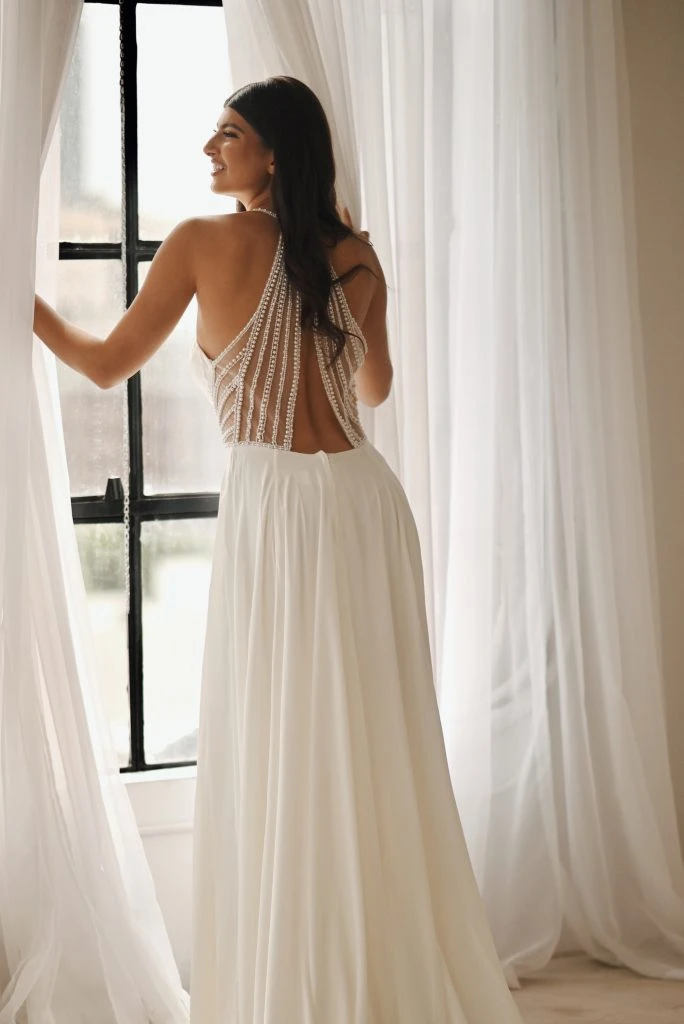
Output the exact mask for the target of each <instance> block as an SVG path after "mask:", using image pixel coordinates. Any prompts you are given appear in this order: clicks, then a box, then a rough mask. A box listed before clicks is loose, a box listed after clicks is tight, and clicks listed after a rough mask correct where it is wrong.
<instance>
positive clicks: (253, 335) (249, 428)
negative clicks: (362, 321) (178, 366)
mask: <svg viewBox="0 0 684 1024" xmlns="http://www.w3.org/2000/svg"><path fill="white" fill-rule="evenodd" d="M256 210H258V211H259V212H262V213H267V214H269V215H270V216H272V217H275V218H276V219H277V214H276V213H274V211H272V210H267V209H265V208H261V207H257V208H256ZM250 212H256V211H250ZM328 266H329V270H330V273H331V276H332V277H333V278H335V277H336V276H337V275H336V271H335V268H334V267H333V265H332V263H329V264H328ZM327 313H328V316H329V317H330V319H331V320H332V321H333V322H334V323H336V324H337V325H338V326H340V327H344V328H345V330H347V331H351V332H354V333H352V334H351V335H349V336H347V338H346V342H347V343H346V344H345V347H344V349H343V351H342V353H341V355H340V357H339V358H338V359H337V361H336V362H335V364H334V366H333V367H332V368H331V369H328V368H327V366H326V362H327V359H329V358H330V356H331V355H332V352H333V351H334V350H333V347H332V340H331V339H330V338H328V337H327V336H324V335H321V334H320V333H319V331H318V330H317V318H316V319H315V320H314V327H313V341H314V346H315V351H316V355H317V361H318V366H319V369H320V373H321V379H322V382H323V386H324V389H325V392H326V394H327V396H328V400H329V402H330V406H331V408H332V409H333V412H334V413H335V416H336V418H337V420H338V422H339V423H340V425H341V426H342V428H343V430H344V432H345V435H346V437H347V438H348V440H349V441H350V443H351V444H352V445H353V446H354V447H359V446H360V445H361V444H363V442H364V441H365V434H364V432H363V427H362V425H361V422H360V418H359V414H358V406H357V396H356V386H355V381H354V373H355V372H356V370H357V369H358V368H359V366H360V365H361V363H362V362H363V359H364V357H365V354H366V352H367V350H368V345H367V342H366V339H365V338H364V336H363V334H362V332H361V329H360V328H359V326H358V324H357V323H356V320H355V319H354V317H353V315H352V313H351V310H350V308H349V304H348V303H347V301H346V296H345V294H344V291H343V289H342V286H341V284H340V283H339V282H335V283H333V285H332V288H331V292H330V298H329V300H328V306H327ZM301 334H302V331H301V294H300V292H299V290H298V289H296V288H295V287H294V286H293V284H292V282H291V281H290V279H289V277H288V274H287V268H286V266H285V261H284V245H283V236H282V233H281V235H280V237H279V239H278V245H277V248H276V253H275V257H274V260H273V264H272V266H271V271H270V273H269V276H268V279H267V282H266V285H265V287H264V290H263V293H262V296H261V299H260V301H259V304H258V306H257V308H256V309H255V311H254V313H253V315H252V316H251V317H250V319H249V321H248V322H247V323H246V324H245V326H244V327H243V328H242V330H241V331H240V332H239V334H238V335H236V337H235V338H233V340H232V341H231V342H230V343H229V344H228V345H227V346H226V348H225V349H224V350H223V352H221V353H220V354H219V355H218V356H217V357H216V358H215V359H209V357H208V356H205V355H204V354H202V355H201V358H202V360H203V362H205V363H206V365H207V367H208V369H209V371H210V373H211V376H212V381H211V384H210V392H211V398H212V402H213V404H214V407H215V408H216V412H217V415H218V420H219V426H220V429H221V435H222V439H223V441H224V444H225V445H226V446H232V445H237V444H239V445H248V444H249V445H257V446H259V447H265V448H273V449H276V450H281V451H282V450H285V451H288V450H291V449H292V438H293V434H294V413H295V407H296V399H297V394H298V387H299V376H300V363H301ZM355 334H358V335H359V337H355ZM240 343H241V344H240ZM238 346H239V350H237V347H238ZM200 353H201V350H200ZM279 363H280V366H279V365H278V364H279ZM276 378H277V386H276ZM247 390H248V391H249V399H248V400H247V396H246V392H247ZM286 391H287V392H288V393H287V397H286V396H285V392H286ZM284 401H285V417H284V419H285V422H284V424H281V419H282V412H283V402H284ZM255 412H257V414H258V419H257V422H256V431H254V430H253V422H254V413H255ZM269 423H270V424H271V430H270V435H271V440H270V441H268V440H266V430H267V426H268V424H269ZM279 435H280V436H282V440H281V441H278V437H279Z"/></svg>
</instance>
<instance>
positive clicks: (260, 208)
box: [246, 206, 278, 220]
mask: <svg viewBox="0 0 684 1024" xmlns="http://www.w3.org/2000/svg"><path fill="white" fill-rule="evenodd" d="M246 212H247V213H268V214H270V215H271V217H275V219H276V220H277V219H278V214H277V213H276V212H275V211H274V210H267V209H266V208H265V207H264V206H255V207H254V209H253V210H247V211H246Z"/></svg>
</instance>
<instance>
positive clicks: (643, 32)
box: [622, 0, 684, 839]
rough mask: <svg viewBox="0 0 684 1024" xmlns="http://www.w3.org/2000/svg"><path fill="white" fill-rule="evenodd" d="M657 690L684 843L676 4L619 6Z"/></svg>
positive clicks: (680, 109) (680, 31) (683, 130)
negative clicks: (656, 610) (659, 671)
mask: <svg viewBox="0 0 684 1024" xmlns="http://www.w3.org/2000/svg"><path fill="white" fill-rule="evenodd" d="M622 6H623V11H624V25H625V44H626V51H627V75H628V81H629V90H630V97H631V98H630V106H631V113H632V118H631V121H632V142H633V156H634V193H635V204H636V229H637V260H638V266H639V299H640V303H641V313H642V325H643V332H644V346H645V369H646V387H647V399H648V408H649V428H650V441H651V458H652V473H653V487H654V494H653V496H654V514H655V530H656V548H657V556H658V575H659V587H660V602H661V618H662V628H663V653H664V667H665V688H666V701H667V713H668V732H669V740H670V760H671V764H672V770H673V775H674V786H675V798H676V800H677V807H678V814H679V826H680V834H681V835H682V837H683V839H684V0H623V5H622Z"/></svg>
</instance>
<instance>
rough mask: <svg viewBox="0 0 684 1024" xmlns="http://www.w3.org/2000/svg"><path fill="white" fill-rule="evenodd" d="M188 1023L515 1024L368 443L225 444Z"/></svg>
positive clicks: (409, 573) (415, 580)
mask: <svg viewBox="0 0 684 1024" xmlns="http://www.w3.org/2000/svg"><path fill="white" fill-rule="evenodd" d="M191 1019H192V1022H193V1024H520V1020H521V1018H520V1016H519V1014H518V1011H517V1009H516V1006H515V1004H514V1001H513V998H512V996H511V994H510V992H509V990H508V986H507V984H506V981H505V979H504V976H503V973H502V971H501V968H500V964H499V961H498V958H497V955H496V952H495V949H494V946H493V942H492V938H491V934H490V931H489V926H488V923H487V920H486V917H485V911H484V907H483V904H482V902H481V899H480V896H479V892H478V890H477V886H476V882H475V878H474V875H473V872H472V869H471V865H470V861H469V858H468V854H467V850H466V846H465V842H464V838H463V833H462V829H461V825H460V820H459V817H458V812H457V809H456V804H455V801H454V796H453V790H452V787H451V782H450V779H449V771H448V767H447V760H446V753H445V749H444V740H443V736H442V731H441V725H440V720H439V713H438V708H437V701H436V695H435V690H434V684H433V673H432V664H431V656H430V649H429V644H428V631H427V620H426V614H425V597H424V589H423V569H422V562H421V554H420V546H419V540H418V534H417V531H416V526H415V522H414V519H413V515H412V513H411V510H410V507H409V504H408V501H407V498H406V495H405V493H404V491H403V488H402V486H401V484H400V482H399V480H398V478H397V477H396V476H395V474H394V473H393V471H392V470H391V468H390V467H389V465H388V464H387V462H386V461H385V459H384V457H383V456H382V455H381V454H380V453H379V452H378V451H377V449H376V448H375V447H374V446H373V445H372V444H371V443H370V441H368V440H366V441H365V442H364V443H363V444H362V445H361V447H359V448H354V449H351V450H349V451H344V452H339V453H335V454H326V453H324V452H318V453H316V454H315V455H309V454H303V453H297V452H288V451H282V450H278V449H274V448H269V447H265V446H259V445H245V444H243V445H235V446H233V447H230V448H228V450H227V463H226V469H225V474H224V478H223V482H222V487H221V495H220V505H219V515H218V520H217V530H216V545H215V552H214V561H213V570H212V578H211V584H210V594H209V609H208V620H207V631H206V643H205V652H204V667H203V681H202V697H201V712H200V735H199V751H198V776H197V798H196V808H195V853H194V918H193V956H192V976H191Z"/></svg>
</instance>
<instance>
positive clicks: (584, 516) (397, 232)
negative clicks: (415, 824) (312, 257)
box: [224, 0, 684, 983]
mask: <svg viewBox="0 0 684 1024" xmlns="http://www.w3.org/2000/svg"><path fill="white" fill-rule="evenodd" d="M224 9H225V14H226V25H227V31H228V47H229V58H230V66H231V73H232V86H233V87H234V88H235V87H238V86H241V85H243V84H245V83H246V82H248V81H253V80H255V79H258V78H262V77H264V76H266V75H271V74H292V75H295V76H296V77H298V78H301V79H303V80H304V81H305V82H307V84H309V85H310V86H311V87H312V88H313V89H314V91H315V92H317V94H318V95H319V96H320V98H321V100H322V102H323V105H324V107H325V108H326V111H327V113H328V115H329V117H330V120H331V127H332V130H333V136H334V143H335V151H336V158H337V160H338V166H339V167H340V170H341V173H340V195H341V197H342V200H343V202H345V203H346V205H348V206H349V207H350V209H351V211H352V214H353V216H354V217H355V218H356V212H357V210H358V198H359V197H360V202H361V211H362V221H359V220H358V219H356V222H357V223H358V224H362V226H365V227H367V228H368V229H369V231H370V236H371V239H372V240H373V242H374V244H375V246H376V249H377V251H378V255H379V256H380V259H381V261H382V263H383V266H384V268H385V271H386V276H387V280H388V286H389V296H388V326H389V334H390V348H391V353H392V357H393V362H394V364H395V380H394V387H393V393H392V395H391V397H390V399H389V400H388V402H387V403H385V404H384V405H383V406H381V407H380V408H378V409H376V410H373V414H372V416H368V415H367V410H363V414H364V426H365V428H366V430H367V432H368V433H369V436H370V437H371V439H372V440H373V441H374V443H375V444H376V445H377V446H378V447H379V448H380V449H381V450H382V451H383V454H385V456H386V457H387V458H388V461H390V463H391V465H392V466H393V468H394V469H395V470H396V471H397V472H398V474H399V475H400V477H401V479H402V482H403V483H404V486H405V488H406V490H407V493H408V496H409V499H410V501H411V505H412V507H413V509H414V513H415V516H416V521H417V525H418V529H419V533H420V537H421V545H422V553H423V560H424V563H425V570H426V571H425V582H426V591H427V593H426V597H427V605H428V618H429V622H430V630H431V644H432V650H433V659H434V663H435V674H436V686H437V690H438V696H439V700H440V710H441V714H442V722H443V726H444V734H445V740H446V743H447V750H448V754H449V762H450V768H451V772H452V780H453V785H454V790H455V792H456V796H457V800H458V804H459V808H460V811H461V816H462V820H463V825H464V830H465V833H466V837H467V840H468V845H469V849H470V853H471V857H472V860H473V865H474V867H475V870H476V873H477V877H478V881H479V884H480V887H481V890H482V893H483V896H484V899H485V902H486V904H487V908H488V912H489V916H490V920H491V922H492V927H493V930H494V934H495V938H496V941H497V948H498V951H499V955H500V957H501V959H502V962H503V963H504V966H505V967H506V969H507V974H508V977H509V979H510V980H511V981H512V982H513V983H515V979H516V977H518V976H523V975H526V974H529V973H531V972H532V971H534V970H535V969H537V968H539V967H541V966H543V964H545V963H546V962H547V961H548V959H549V958H550V957H551V956H552V955H553V953H554V952H555V951H556V950H558V949H559V948H581V949H584V950H586V951H587V952H589V953H590V954H592V955H593V956H596V957H598V958H599V959H601V960H604V961H607V962H609V963H615V964H618V963H621V964H626V965H627V966H629V967H631V968H633V969H634V970H636V971H639V972H642V973H644V974H650V975H654V976H670V977H682V976H683V974H684V971H683V970H682V963H683V962H684V961H683V959H682V954H683V953H684V874H683V870H682V861H681V851H680V847H679V841H678V837H677V830H676V819H675V810H674V801H673V795H672V782H671V777H670V772H669V766H668V760H667V744H666V737H665V729H664V707H663V697H662V686H663V681H662V666H661V663H660V661H661V655H660V639H659V626H658V608H657V593H656V588H655V566H654V561H653V536H652V510H651V507H650V505H651V486H650V476H649V465H648V437H647V429H646V422H647V421H646V414H645V391H644V384H643V367H642V365H641V361H642V355H641V353H642V339H641V336H640V324H639V311H638V302H637V298H636V295H637V289H636V281H635V276H634V252H635V245H636V239H635V237H634V233H633V226H632V217H633V213H632V203H633V199H632V196H631V193H630V175H631V171H630V167H629V161H630V159H631V153H630V144H629V124H628V96H627V94H626V77H625V69H624V54H623V49H624V46H623V40H622V23H621V7H620V4H619V2H617V0H615V2H613V0H607V2H606V3H603V4H595V3H591V2H590V0H574V2H573V3H566V2H563V0H506V3H502V2H497V0H422V2H421V0H415V2H412V3H397V2H394V0H369V2H368V3H363V4H361V3H355V2H354V3H347V2H345V0H329V2H325V3H324V2H323V0H292V2H291V3H290V4H288V5H287V11H285V9H284V8H283V5H281V4H280V3H278V2H277V0H258V2H256V3H254V2H248V0H224ZM295 28H296V31H294V30H291V29H295ZM354 140H355V144H356V148H354Z"/></svg>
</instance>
